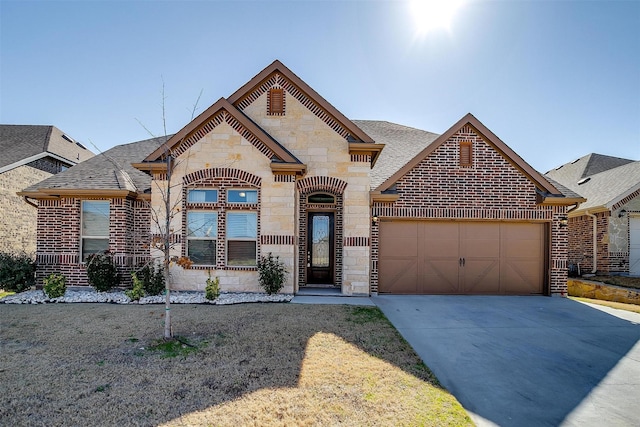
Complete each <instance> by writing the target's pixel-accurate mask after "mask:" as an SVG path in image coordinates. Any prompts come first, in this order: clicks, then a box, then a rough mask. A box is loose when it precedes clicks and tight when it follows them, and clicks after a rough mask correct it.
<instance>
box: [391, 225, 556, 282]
mask: <svg viewBox="0 0 640 427" xmlns="http://www.w3.org/2000/svg"><path fill="white" fill-rule="evenodd" d="M544 259H545V250H544V224H539V223H508V222H453V221H447V222H443V221H441V222H438V221H390V222H381V223H380V243H379V262H378V273H379V276H378V277H379V283H378V291H379V292H380V293H396V294H496V295H500V294H519V295H526V294H541V293H543V290H544Z"/></svg>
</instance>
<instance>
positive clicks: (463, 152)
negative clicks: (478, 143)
mask: <svg viewBox="0 0 640 427" xmlns="http://www.w3.org/2000/svg"><path fill="white" fill-rule="evenodd" d="M472 148H473V146H472V144H471V141H462V142H460V166H463V167H468V166H473V156H472Z"/></svg>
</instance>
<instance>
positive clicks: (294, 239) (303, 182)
mask: <svg viewBox="0 0 640 427" xmlns="http://www.w3.org/2000/svg"><path fill="white" fill-rule="evenodd" d="M285 93H286V92H285ZM249 98H250V99H251V100H252V101H251V102H249V103H247V102H245V103H243V104H242V106H243V110H242V111H243V113H244V114H246V115H247V116H248V117H249V118H250V119H251V120H252V121H253V122H255V123H256V124H258V125H259V126H260V127H261V128H262V129H264V130H265V131H266V132H267V133H268V134H269V135H271V136H272V137H273V138H274V139H275V140H277V141H279V142H280V143H281V144H282V145H283V146H285V147H286V149H287V150H289V151H290V152H291V153H292V154H293V155H294V156H295V157H296V158H298V159H299V160H300V161H301V162H302V163H304V164H305V165H306V174H305V176H304V177H301V176H299V177H297V178H295V177H294V176H291V175H290V176H287V175H284V176H283V175H278V174H274V173H273V171H272V170H271V159H270V156H271V153H270V152H269V150H268V148H265V147H264V146H262V145H260V144H258V143H257V142H256V141H254V140H252V138H251V137H250V136H248V135H246V132H245V131H246V130H245V129H243V128H242V126H241V125H240V124H239V123H238V122H237V121H235V120H234V119H233V117H231V116H230V115H229V114H228V113H225V112H221V113H220V114H219V117H218V116H216V117H215V118H214V119H212V120H211V121H210V122H209V123H211V125H210V128H207V130H208V131H207V132H203V133H202V134H198V136H199V137H198V139H193V138H191V139H189V140H188V141H185V143H184V148H182V149H181V148H178V149H177V150H176V151H177V152H179V153H180V156H179V157H178V159H177V162H176V164H177V166H176V168H175V170H174V171H173V175H172V183H178V184H180V185H181V189H180V190H176V187H174V188H173V189H172V191H173V193H172V194H173V195H174V199H173V203H174V204H176V205H181V208H182V212H183V214H182V215H176V216H174V220H173V223H172V228H173V230H174V231H173V232H174V234H175V235H176V239H175V240H176V242H177V244H176V245H175V246H174V248H173V253H172V256H185V255H186V245H185V244H184V242H185V239H186V231H185V226H184V224H186V212H187V211H188V210H189V209H200V210H202V209H211V210H212V211H216V212H218V239H217V241H216V252H217V257H216V265H215V268H212V266H208V267H207V266H205V267H194V268H191V269H189V270H184V269H182V268H180V267H175V268H174V273H173V274H174V276H173V279H174V280H173V283H174V286H175V287H176V289H201V288H202V289H203V288H204V283H205V281H206V278H207V275H208V274H212V275H215V276H217V277H219V278H220V285H221V287H222V289H224V290H227V291H260V288H259V286H258V280H257V279H258V274H257V268H256V267H237V266H230V265H227V264H226V254H225V250H226V246H225V245H226V242H225V216H226V213H227V212H228V211H239V210H240V211H241V210H247V211H251V212H257V214H258V241H257V255H258V257H260V255H266V254H268V253H272V254H273V255H275V256H279V257H280V258H281V259H282V260H283V261H284V262H285V265H286V267H287V269H288V271H289V278H288V280H287V283H286V286H285V288H284V291H285V292H295V291H297V289H298V288H299V286H304V285H305V284H306V276H305V274H306V266H305V260H306V253H307V247H306V245H307V243H306V215H307V214H308V213H309V212H313V211H331V212H334V213H335V227H334V235H335V248H334V272H333V273H334V280H333V282H334V284H335V285H337V286H339V287H341V289H342V292H343V293H344V294H347V295H352V294H359V295H368V293H369V246H368V244H369V224H370V222H369V199H368V192H369V189H370V184H369V182H370V178H369V170H370V162H369V160H370V159H369V157H368V156H360V157H358V158H356V159H352V156H351V155H350V153H349V145H348V142H347V141H346V139H345V138H344V136H343V135H341V134H340V133H338V132H336V131H335V130H334V129H333V128H332V127H331V126H330V125H329V124H328V123H327V122H326V120H323V118H321V117H318V114H316V113H314V112H313V111H312V110H310V109H309V108H308V107H307V106H306V105H304V104H303V102H301V101H300V100H299V99H298V98H296V97H295V96H288V95H287V96H286V106H285V112H284V114H281V115H271V114H269V109H268V96H267V92H266V91H262V93H261V94H260V95H251V94H250V95H249ZM353 160H356V161H353ZM283 177H284V179H283ZM289 177H290V178H291V179H289ZM162 178H163V176H160V175H158V176H156V179H155V180H154V183H153V185H152V187H153V188H154V190H153V191H152V209H153V210H155V211H157V212H161V211H162V209H163V202H162V194H163V191H164V189H165V188H166V182H165V181H162ZM191 188H203V189H204V188H208V189H217V190H218V191H219V201H218V203H216V204H214V205H211V206H208V207H204V206H189V205H188V204H187V203H186V202H185V196H186V191H187V190H188V189H191ZM241 188H247V189H256V190H257V191H258V195H259V197H258V202H257V203H255V204H250V205H233V204H229V203H226V201H225V194H226V191H227V190H228V189H241ZM316 192H326V193H329V194H332V195H334V196H335V197H336V203H335V204H333V205H331V206H318V205H309V204H307V203H306V197H307V196H308V195H310V194H313V193H316ZM180 199H181V200H180ZM152 226H153V225H152ZM156 231H157V230H156ZM345 240H347V241H348V242H349V246H348V247H345V245H344V242H345ZM158 255H159V254H158V253H154V254H152V256H158ZM343 260H349V261H348V262H344V261H343Z"/></svg>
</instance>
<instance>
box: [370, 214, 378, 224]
mask: <svg viewBox="0 0 640 427" xmlns="http://www.w3.org/2000/svg"><path fill="white" fill-rule="evenodd" d="M377 223H378V216H377V215H374V216H373V217H371V225H375V224H377Z"/></svg>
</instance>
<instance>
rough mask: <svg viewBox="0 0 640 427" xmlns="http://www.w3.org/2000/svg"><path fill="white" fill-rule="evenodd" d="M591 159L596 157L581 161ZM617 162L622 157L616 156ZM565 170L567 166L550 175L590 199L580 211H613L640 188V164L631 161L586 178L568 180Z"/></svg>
mask: <svg viewBox="0 0 640 427" xmlns="http://www.w3.org/2000/svg"><path fill="white" fill-rule="evenodd" d="M590 156H592V155H591V154H590V155H588V156H584V157H582V158H581V159H586V158H588V157H590ZM604 157H608V156H604ZM614 159H618V158H616V157H614ZM623 160H624V159H623ZM563 169H564V167H563V168H561V169H554V170H553V171H550V172H549V173H548V175H549V176H550V177H551V178H552V179H555V180H557V181H558V182H559V183H560V184H562V185H564V186H565V187H567V188H569V189H571V190H573V191H575V192H577V193H579V194H580V195H582V196H584V197H585V198H586V199H587V201H586V202H585V203H583V204H582V205H580V208H579V209H577V210H576V212H583V211H586V210H593V209H595V210H599V209H604V210H609V209H612V208H613V207H614V206H615V205H616V204H617V203H619V202H620V201H621V200H622V199H624V198H625V197H627V196H628V195H630V194H632V193H634V192H635V191H637V190H638V189H639V188H640V161H630V162H627V163H624V164H622V165H620V166H618V167H614V168H611V169H607V170H604V171H602V172H599V173H596V174H592V175H589V176H586V177H582V175H580V176H578V177H576V176H570V177H569V178H567V175H568V174H567V173H566V171H563ZM563 172H564V173H563Z"/></svg>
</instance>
